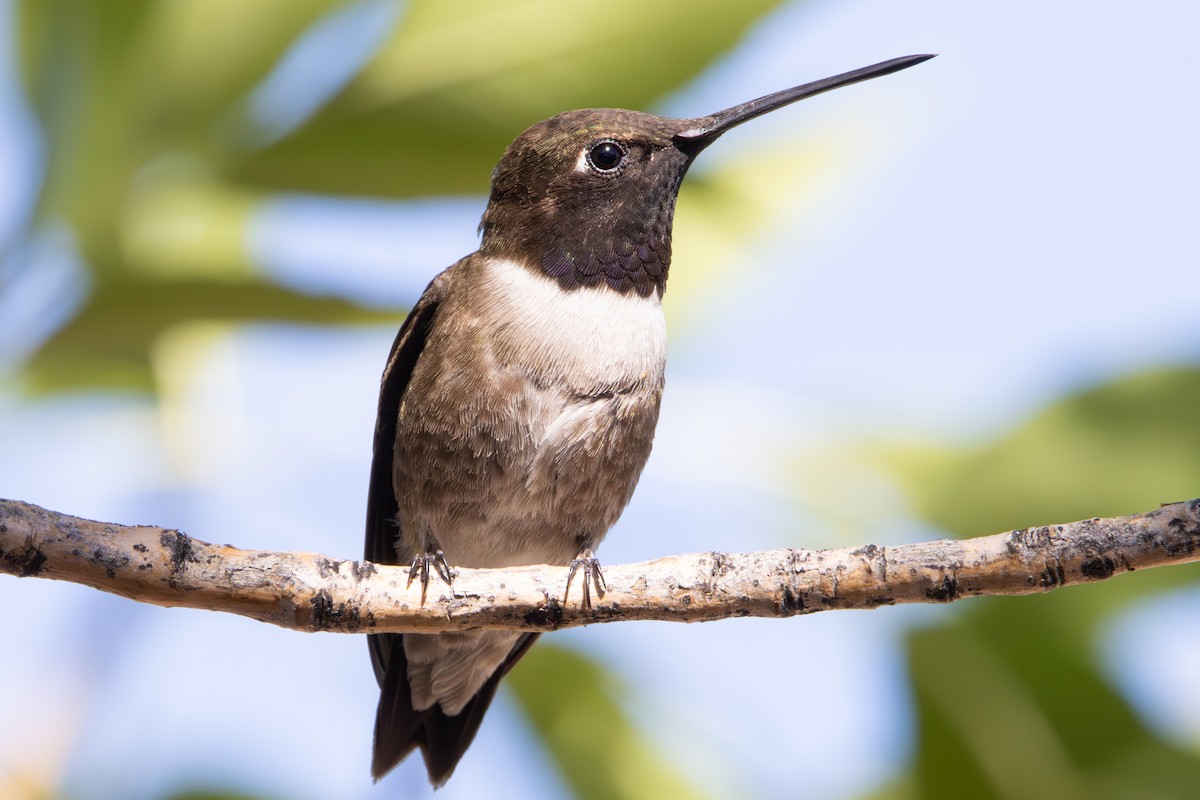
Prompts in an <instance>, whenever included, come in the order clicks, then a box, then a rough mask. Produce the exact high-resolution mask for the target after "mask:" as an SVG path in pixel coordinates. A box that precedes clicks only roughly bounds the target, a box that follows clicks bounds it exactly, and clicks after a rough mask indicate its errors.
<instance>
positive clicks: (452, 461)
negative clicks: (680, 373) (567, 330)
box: [397, 386, 660, 567]
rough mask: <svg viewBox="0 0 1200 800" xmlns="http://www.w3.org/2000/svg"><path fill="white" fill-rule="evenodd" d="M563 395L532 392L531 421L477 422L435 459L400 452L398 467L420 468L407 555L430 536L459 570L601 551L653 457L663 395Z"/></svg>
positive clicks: (409, 501) (413, 480)
mask: <svg viewBox="0 0 1200 800" xmlns="http://www.w3.org/2000/svg"><path fill="white" fill-rule="evenodd" d="M558 394H559V393H558V392H556V391H554V390H549V389H542V390H538V389H536V388H535V387H533V386H530V387H529V392H528V393H527V394H526V395H525V396H524V398H523V401H522V402H521V403H520V404H518V405H521V406H524V408H523V409H521V411H523V412H524V413H517V414H514V415H511V416H504V417H502V418H498V419H496V420H495V422H496V423H497V424H493V425H484V424H477V425H476V426H474V428H473V431H472V434H471V435H470V436H469V437H464V438H463V439H461V440H459V441H457V442H453V443H449V442H446V441H443V442H442V444H441V447H439V448H438V454H437V456H436V457H434V458H430V455H431V453H430V451H429V449H428V448H420V452H405V451H404V450H401V451H400V452H398V453H397V455H398V456H399V457H400V458H398V460H397V463H405V462H407V463H411V464H418V463H419V464H421V465H422V471H421V474H419V475H418V474H411V475H409V476H407V477H406V478H404V479H402V483H403V484H404V489H405V491H403V492H402V493H400V495H399V496H400V497H401V503H400V523H401V525H400V527H401V531H402V535H401V537H400V538H401V540H402V543H401V547H402V548H403V549H404V550H407V551H408V553H406V554H404V555H407V554H412V553H416V552H421V551H422V550H425V549H427V548H428V547H429V546H430V541H423V540H422V537H425V538H426V539H429V540H432V541H433V542H436V546H439V547H441V548H442V550H443V552H444V553H445V555H446V558H447V559H448V560H449V561H450V563H452V564H455V565H459V566H466V567H484V566H490V567H503V566H512V565H518V564H565V563H567V562H569V561H570V560H571V559H572V558H574V557H575V556H576V555H578V554H579V553H580V552H581V551H582V550H583V549H585V548H591V547H595V546H596V544H598V543H599V541H600V539H602V538H603V537H604V535H605V533H606V532H607V531H608V529H609V527H611V526H612V524H613V523H614V522H616V520H617V517H618V516H619V515H620V513H621V511H622V510H623V509H624V507H625V505H626V504H627V503H628V502H629V498H630V497H631V496H632V494H633V489H634V486H635V485H636V483H637V479H638V477H639V476H640V474H641V471H642V467H643V466H644V465H645V463H646V459H647V457H648V456H649V454H650V445H651V441H652V438H653V432H654V426H655V423H656V421H657V418H658V400H659V395H660V391H659V387H658V386H655V387H654V388H651V387H646V388H644V389H641V390H635V391H631V392H628V393H625V394H620V395H613V396H601V397H594V398H570V399H563V398H561V397H558V396H556V395H558ZM476 419H477V421H479V422H483V419H482V417H480V416H477V417H476ZM406 438H410V439H414V440H417V441H418V442H419V441H420V439H421V438H423V437H406V436H405V435H404V434H403V433H402V434H401V436H400V437H399V441H401V442H402V441H404V440H405V439H406ZM406 474H407V473H406Z"/></svg>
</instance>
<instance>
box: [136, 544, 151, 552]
mask: <svg viewBox="0 0 1200 800" xmlns="http://www.w3.org/2000/svg"><path fill="white" fill-rule="evenodd" d="M133 549H134V550H136V551H137V552H139V553H145V552H147V551H148V550H149V549H150V548H148V547H146V545H144V544H142V543H141V542H138V543H137V544H135V545H134V546H133Z"/></svg>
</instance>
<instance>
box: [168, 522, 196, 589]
mask: <svg viewBox="0 0 1200 800" xmlns="http://www.w3.org/2000/svg"><path fill="white" fill-rule="evenodd" d="M158 543H159V544H160V545H162V548H163V549H164V550H166V551H167V554H168V556H169V558H170V559H171V573H172V574H173V575H178V574H179V573H181V572H183V570H184V568H185V567H187V564H188V562H189V561H190V562H193V563H195V562H196V561H198V560H199V559H198V558H196V553H195V550H194V549H193V548H192V540H191V537H189V536H188V535H187V534H186V533H180V532H179V531H163V534H162V535H161V536H159V537H158ZM172 585H174V582H172Z"/></svg>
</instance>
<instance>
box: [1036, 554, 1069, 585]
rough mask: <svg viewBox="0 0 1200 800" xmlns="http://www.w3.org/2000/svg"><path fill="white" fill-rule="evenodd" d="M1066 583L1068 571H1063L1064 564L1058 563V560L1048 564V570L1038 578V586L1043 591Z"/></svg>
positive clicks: (1043, 571)
mask: <svg viewBox="0 0 1200 800" xmlns="http://www.w3.org/2000/svg"><path fill="white" fill-rule="evenodd" d="M1066 582H1067V573H1066V570H1064V569H1063V566H1062V564H1060V563H1058V561H1057V560H1056V561H1055V562H1054V563H1053V564H1046V568H1045V569H1044V570H1042V572H1041V574H1040V575H1039V576H1038V585H1039V586H1041V587H1042V588H1043V589H1053V588H1054V587H1055V586H1061V585H1063V584H1065V583H1066Z"/></svg>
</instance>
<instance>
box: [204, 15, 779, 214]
mask: <svg viewBox="0 0 1200 800" xmlns="http://www.w3.org/2000/svg"><path fill="white" fill-rule="evenodd" d="M777 4H778V2H777V0H749V1H748V2H741V3H727V2H724V1H723V0H693V2H689V3H682V2H662V3H645V2H640V1H639V0H610V2H608V3H606V4H604V5H603V6H596V5H595V4H592V3H587V2H582V1H581V0H566V1H565V2H564V1H563V0H521V1H520V2H509V3H505V4H503V5H484V4H479V3H476V2H472V0H437V2H431V0H415V1H414V2H412V3H410V4H409V6H408V7H407V8H408V10H407V15H406V16H405V17H404V19H403V20H402V22H401V24H400V25H399V27H398V28H397V30H396V32H395V35H394V36H393V38H392V39H391V41H389V42H388V43H387V44H386V45H385V46H384V47H383V48H382V49H381V51H380V53H379V54H378V55H377V57H376V58H375V59H374V60H373V61H372V62H371V63H370V64H368V65H367V66H366V68H365V69H364V70H363V71H362V72H361V73H360V74H359V75H358V76H357V77H356V78H355V79H354V80H353V81H351V82H350V84H349V85H347V86H346V88H345V89H344V90H343V91H342V92H341V94H340V95H339V96H338V97H336V98H335V99H334V100H333V101H332V102H330V103H329V104H328V105H327V106H326V107H325V108H324V109H322V110H321V111H320V112H319V113H318V114H316V115H315V116H314V117H313V118H312V119H311V120H309V121H308V123H307V124H305V125H303V126H302V127H300V128H299V129H297V130H296V131H294V132H293V133H292V134H291V135H289V136H287V137H285V138H284V139H282V140H280V141H279V142H276V143H275V144H273V145H271V146H269V147H267V148H265V149H263V150H261V151H254V150H247V151H245V152H243V153H241V154H240V155H237V156H233V157H231V159H230V161H229V162H228V163H227V164H225V166H224V171H225V174H226V175H227V176H228V177H229V178H231V179H235V180H240V181H245V182H248V183H250V184H253V185H256V186H261V187H266V188H271V189H282V190H288V191H311V192H330V193H337V194H369V195H379V196H384V197H412V196H419V195H426V194H457V193H483V192H486V191H487V186H488V178H489V176H490V175H491V170H492V167H493V166H494V165H495V163H496V161H497V160H499V158H500V155H501V154H502V153H503V152H504V148H505V147H506V146H507V145H508V143H509V142H510V141H512V139H513V137H514V136H515V135H516V134H518V133H520V132H521V131H522V130H524V129H525V128H527V127H528V126H530V125H532V124H533V123H535V122H537V121H538V120H541V119H544V118H546V117H549V116H552V115H554V114H557V113H559V112H560V111H566V110H568V109H571V108H578V107H581V106H582V107H606V106H616V107H623V108H636V109H646V108H648V107H649V106H651V105H653V103H654V102H655V101H656V100H658V99H660V98H662V97H663V96H664V95H666V94H667V93H669V92H671V91H673V90H675V89H678V88H679V87H680V86H681V85H682V84H683V83H684V82H686V81H687V80H689V79H690V78H692V77H694V76H695V75H696V73H698V72H699V71H700V70H701V69H703V68H704V67H705V66H706V65H707V64H709V63H710V62H711V61H712V60H713V59H714V58H715V57H717V56H718V55H720V54H721V53H723V52H725V51H727V50H729V49H730V48H732V47H733V46H734V45H735V44H736V43H737V42H738V40H739V39H740V38H741V37H742V36H743V35H744V34H745V32H746V30H747V29H748V28H749V27H750V25H751V24H753V23H754V22H755V21H757V20H758V19H759V18H760V17H761V16H762V15H763V14H764V13H765V12H766V11H768V10H769V9H771V8H772V7H774V6H776V5H777ZM715 110H716V109H703V110H700V111H701V112H702V113H708V112H709V111H715Z"/></svg>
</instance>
